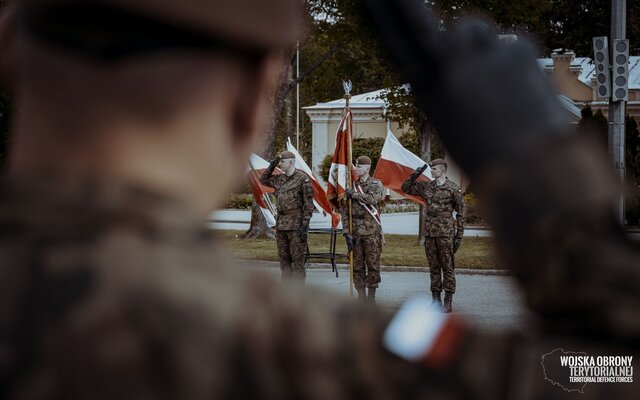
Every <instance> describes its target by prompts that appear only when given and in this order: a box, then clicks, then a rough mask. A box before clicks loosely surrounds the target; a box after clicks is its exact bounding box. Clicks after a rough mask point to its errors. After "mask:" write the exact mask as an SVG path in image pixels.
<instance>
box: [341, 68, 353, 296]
mask: <svg viewBox="0 0 640 400" xmlns="http://www.w3.org/2000/svg"><path fill="white" fill-rule="evenodd" d="M342 87H343V88H344V98H345V108H344V109H345V114H349V113H350V111H349V99H350V98H351V88H352V86H351V81H349V80H347V81H343V82H342ZM347 119H348V122H349V123H348V124H347V143H348V145H349V151H348V152H347V188H349V189H351V188H352V186H353V182H351V165H352V164H353V155H352V154H351V147H352V146H351V141H352V137H351V123H352V122H353V121H352V120H351V119H349V116H348V115H347ZM347 202H348V203H349V234H350V235H351V236H353V214H352V208H351V205H352V202H351V199H350V198H349V199H347ZM349 296H352V297H353V248H352V249H351V250H350V251H349Z"/></svg>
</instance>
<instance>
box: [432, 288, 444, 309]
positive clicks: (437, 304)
mask: <svg viewBox="0 0 640 400" xmlns="http://www.w3.org/2000/svg"><path fill="white" fill-rule="evenodd" d="M431 294H432V295H433V301H432V302H431V307H438V308H442V299H441V298H440V292H435V291H433V292H431Z"/></svg>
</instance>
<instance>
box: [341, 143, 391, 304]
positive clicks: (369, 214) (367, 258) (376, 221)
mask: <svg viewBox="0 0 640 400" xmlns="http://www.w3.org/2000/svg"><path fill="white" fill-rule="evenodd" d="M370 170H371V159H370V158H369V157H367V156H360V157H358V158H357V159H356V175H357V177H358V180H357V181H356V182H355V185H354V186H355V189H348V190H347V198H349V199H352V202H351V204H352V206H351V215H352V224H353V226H352V228H353V229H349V205H348V203H346V202H345V204H344V205H343V206H342V207H341V209H340V212H341V214H342V229H343V231H344V237H345V240H346V242H347V247H348V248H349V249H350V250H353V256H354V263H353V283H354V285H355V287H356V291H357V292H358V298H359V299H362V300H364V299H365V298H368V299H369V300H370V301H371V302H375V298H376V289H377V288H378V285H379V284H380V280H381V279H380V253H381V252H382V227H381V225H380V215H379V214H378V209H377V208H378V204H379V203H380V202H381V201H382V198H383V197H384V191H383V190H384V188H383V187H382V183H380V181H379V180H377V179H373V178H371V177H370V176H369V171H370ZM365 288H366V289H365ZM365 291H368V293H365ZM367 296H368V297H367Z"/></svg>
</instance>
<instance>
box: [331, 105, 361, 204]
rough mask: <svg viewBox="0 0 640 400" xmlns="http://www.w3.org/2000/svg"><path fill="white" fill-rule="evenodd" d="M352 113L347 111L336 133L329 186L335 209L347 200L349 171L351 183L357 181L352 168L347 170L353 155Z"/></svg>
mask: <svg viewBox="0 0 640 400" xmlns="http://www.w3.org/2000/svg"><path fill="white" fill-rule="evenodd" d="M351 119H352V117H351V111H350V110H347V111H346V112H345V114H344V117H342V120H341V121H340V125H338V131H337V132H336V147H335V150H334V151H333V158H332V159H331V168H330V169H329V182H328V184H327V197H328V198H329V201H330V202H331V204H332V205H333V207H334V208H336V209H337V208H338V207H339V204H338V202H339V201H340V200H343V199H344V198H345V196H346V195H345V192H346V191H347V189H349V188H348V187H347V182H348V175H347V173H348V171H351V182H353V181H354V180H355V175H354V171H353V168H352V166H349V168H347V165H348V164H349V155H350V154H351V124H352V120H351Z"/></svg>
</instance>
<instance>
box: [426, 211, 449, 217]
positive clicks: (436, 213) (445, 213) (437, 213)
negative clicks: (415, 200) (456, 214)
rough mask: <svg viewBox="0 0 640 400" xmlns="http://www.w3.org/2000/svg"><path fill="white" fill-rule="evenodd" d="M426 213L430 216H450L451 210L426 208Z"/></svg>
mask: <svg viewBox="0 0 640 400" xmlns="http://www.w3.org/2000/svg"><path fill="white" fill-rule="evenodd" d="M427 215H428V216H430V217H452V216H453V214H452V213H451V211H433V210H427Z"/></svg>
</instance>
